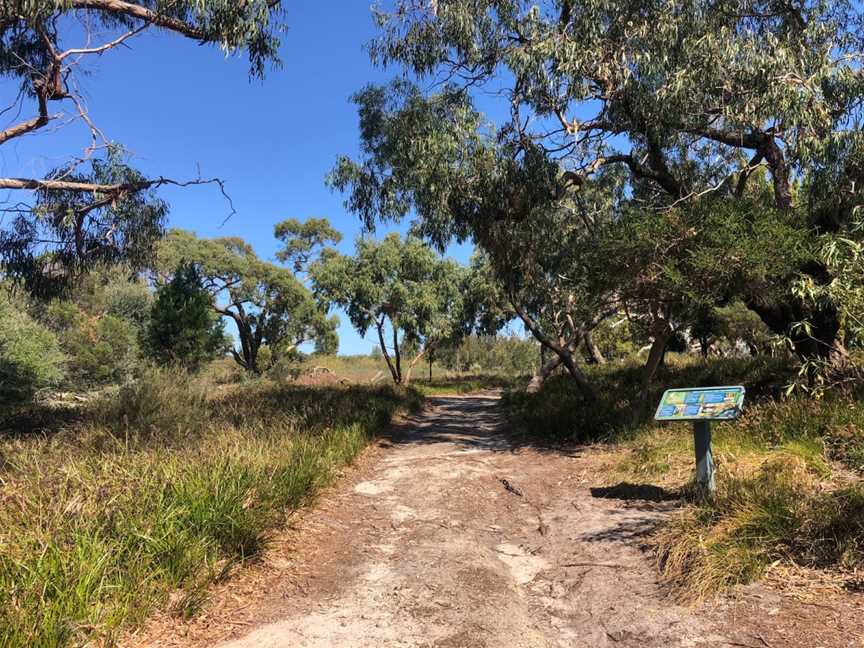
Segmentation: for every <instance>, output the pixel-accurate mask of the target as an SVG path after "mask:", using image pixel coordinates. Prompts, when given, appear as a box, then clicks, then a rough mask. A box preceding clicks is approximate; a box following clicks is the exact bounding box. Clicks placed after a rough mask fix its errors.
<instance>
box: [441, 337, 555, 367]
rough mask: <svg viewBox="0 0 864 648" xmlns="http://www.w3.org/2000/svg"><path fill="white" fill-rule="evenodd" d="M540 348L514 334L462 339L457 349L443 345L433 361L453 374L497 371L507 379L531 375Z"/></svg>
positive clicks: (534, 343) (535, 365) (531, 341)
mask: <svg viewBox="0 0 864 648" xmlns="http://www.w3.org/2000/svg"><path fill="white" fill-rule="evenodd" d="M539 357H540V351H539V346H538V345H537V343H536V342H534V341H533V340H526V339H525V338H522V337H519V336H517V335H509V336H491V335H489V336H487V335H484V336H477V335H470V336H467V337H465V338H463V339H462V340H461V341H460V342H459V344H458V345H456V346H445V347H443V348H442V349H440V350H438V351H437V352H436V353H435V358H436V360H438V361H439V362H441V363H442V364H443V365H444V366H446V367H447V368H448V369H452V370H454V371H474V372H476V371H483V372H498V373H503V374H506V375H509V376H523V375H530V374H531V373H532V372H533V371H534V370H535V369H536V367H537V363H538V359H539Z"/></svg>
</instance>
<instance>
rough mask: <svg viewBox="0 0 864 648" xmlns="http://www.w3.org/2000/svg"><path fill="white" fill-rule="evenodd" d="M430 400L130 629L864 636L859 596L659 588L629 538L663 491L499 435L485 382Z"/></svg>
mask: <svg viewBox="0 0 864 648" xmlns="http://www.w3.org/2000/svg"><path fill="white" fill-rule="evenodd" d="M430 401H431V403H432V406H431V407H430V408H428V409H427V410H426V411H425V412H424V413H423V414H421V415H418V416H417V417H415V418H413V419H409V420H408V421H406V422H405V423H403V424H402V425H401V426H398V427H396V428H394V430H393V431H392V433H391V435H390V436H389V437H388V438H387V439H385V440H384V441H382V442H381V443H380V444H379V446H378V447H377V448H376V449H374V450H372V451H371V452H370V453H367V455H366V456H365V457H364V458H363V459H362V460H361V462H360V465H359V466H358V468H357V469H355V470H352V471H351V472H350V473H349V474H348V475H346V477H345V478H344V479H342V480H341V481H340V484H339V485H338V486H337V487H336V488H334V489H333V490H332V491H331V492H330V493H328V494H327V495H326V496H325V497H324V498H323V499H322V501H321V502H319V504H318V505H316V506H315V507H314V508H311V509H310V510H309V511H307V512H305V513H304V514H303V516H302V517H301V518H300V519H298V520H297V522H296V524H295V525H294V527H293V528H292V529H291V530H289V531H287V532H285V533H284V535H283V536H281V537H279V538H275V539H274V541H273V545H272V546H271V548H270V549H269V551H268V552H267V554H266V556H265V557H264V559H263V561H262V563H261V564H259V565H257V566H255V567H253V568H252V569H249V570H245V571H244V573H243V574H242V575H240V576H239V577H238V578H235V579H232V580H231V581H230V582H227V583H224V584H222V585H221V586H220V587H219V588H218V590H217V591H216V592H215V593H214V599H213V603H212V605H211V607H210V608H209V610H208V611H207V612H205V613H204V614H203V615H201V616H199V617H198V619H196V620H195V621H193V622H190V623H186V622H181V621H177V620H172V621H170V622H167V621H166V620H165V619H162V620H157V621H155V622H154V624H153V625H152V626H151V627H149V628H148V629H146V630H145V632H144V633H143V634H142V635H141V636H140V637H138V638H137V639H136V638H131V639H130V640H129V642H128V643H129V645H157V646H189V645H202V646H203V645H221V646H223V648H252V647H256V648H258V647H260V648H281V647H286V648H287V647H289V646H290V647H292V648H295V647H306V648H319V647H325V646H327V647H329V646H338V647H356V648H385V647H391V646H393V647H395V646H404V647H421V646H423V647H440V648H444V647H450V648H458V647H469V646H470V647H483V646H487V647H489V648H493V647H505V646H506V647H513V648H519V647H528V646H538V647H539V646H544V647H545V646H569V647H579V648H598V647H603V646H620V647H633V648H635V647H654V646H656V647H661V646H750V647H753V648H766V647H767V648H777V647H780V646H788V647H801V648H803V647H805V646H806V647H807V648H815V647H817V646H824V647H832V648H833V647H840V646H844V647H848V646H858V647H861V646H864V613H862V612H864V597H862V596H860V595H845V596H843V597H836V598H825V599H824V600H820V601H819V602H818V603H815V604H814V603H809V604H807V603H802V602H800V601H797V600H793V599H791V598H789V597H787V596H785V595H784V594H782V593H781V592H778V591H776V590H772V589H768V588H765V587H756V586H752V587H748V588H744V589H742V590H741V591H739V592H737V593H736V595H735V596H734V597H724V598H721V599H719V600H717V601H714V602H712V603H711V604H705V605H701V606H698V607H685V606H681V605H678V604H676V603H675V602H674V600H673V599H672V597H671V596H670V595H669V594H668V592H665V591H664V589H663V588H662V586H661V585H660V584H659V583H658V581H657V573H656V570H655V568H654V566H653V565H652V563H651V558H650V556H649V555H647V554H646V552H645V551H644V548H643V543H644V539H645V536H646V534H647V533H649V532H650V531H651V529H652V528H653V527H654V525H656V524H657V522H658V521H660V520H661V519H662V518H663V516H666V515H670V514H672V512H673V511H674V507H675V503H674V502H671V501H667V500H664V499H663V498H662V497H660V496H659V495H661V493H657V492H652V491H651V489H649V488H612V489H609V488H596V487H595V488H592V486H594V485H595V484H597V483H600V482H601V481H602V480H600V479H598V476H597V474H596V470H597V467H598V466H599V465H601V464H600V462H598V461H595V460H594V457H593V456H592V452H591V451H590V450H585V451H581V452H577V453H573V454H567V453H562V452H559V451H552V450H544V449H541V448H533V447H526V446H519V445H517V444H514V443H512V442H511V441H509V440H508V438H507V436H506V434H504V433H503V432H502V429H501V417H500V414H499V412H498V410H497V408H496V399H495V397H494V396H490V395H487V396H476V395H475V396H469V397H446V398H444V397H442V398H434V399H430ZM652 495H657V496H656V497H652ZM646 497H647V498H648V499H644V498H646ZM640 498H642V499H640Z"/></svg>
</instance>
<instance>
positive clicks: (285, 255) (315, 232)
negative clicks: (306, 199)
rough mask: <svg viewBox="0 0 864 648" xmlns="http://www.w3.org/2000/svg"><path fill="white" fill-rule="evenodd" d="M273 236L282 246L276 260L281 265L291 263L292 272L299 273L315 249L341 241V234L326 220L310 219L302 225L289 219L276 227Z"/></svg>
mask: <svg viewBox="0 0 864 648" xmlns="http://www.w3.org/2000/svg"><path fill="white" fill-rule="evenodd" d="M275 235H276V238H277V239H278V240H279V241H281V242H282V243H283V244H284V247H283V248H282V249H281V250H279V251H278V252H277V253H276V258H277V259H279V260H280V261H281V262H282V263H291V264H292V265H293V267H294V272H300V271H301V270H303V269H304V268H305V267H306V266H307V265H308V264H309V262H310V261H311V260H312V258H313V256H314V254H315V252H316V248H323V247H324V246H325V245H326V244H327V243H339V242H340V241H341V240H342V234H340V233H339V232H338V231H336V230H335V229H333V227H332V226H331V225H330V223H329V222H328V221H327V219H326V218H310V219H308V220H306V221H304V222H302V223H301V222H300V221H298V220H297V219H296V218H289V219H287V220H284V221H282V222H281V223H278V224H277V225H276V229H275Z"/></svg>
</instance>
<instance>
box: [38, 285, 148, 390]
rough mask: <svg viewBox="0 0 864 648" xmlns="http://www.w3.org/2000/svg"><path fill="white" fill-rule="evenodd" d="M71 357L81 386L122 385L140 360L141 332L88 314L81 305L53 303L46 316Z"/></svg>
mask: <svg viewBox="0 0 864 648" xmlns="http://www.w3.org/2000/svg"><path fill="white" fill-rule="evenodd" d="M43 318H44V319H45V321H46V323H47V324H48V326H49V327H50V328H51V329H52V330H53V331H54V332H55V333H56V334H57V337H58V339H59V341H60V346H61V348H62V349H63V351H64V352H65V353H66V355H67V356H68V358H69V361H68V368H69V377H70V378H72V379H74V381H75V383H76V386H77V387H79V388H80V387H86V386H88V385H98V384H104V383H108V382H118V381H121V380H123V379H124V378H125V377H127V376H129V375H130V374H131V372H132V371H133V369H134V366H135V364H136V362H137V361H138V359H139V353H138V330H137V329H136V327H135V325H134V324H133V323H132V322H130V321H129V320H126V319H122V318H120V317H117V316H115V315H88V314H87V313H85V312H84V311H83V310H82V309H81V308H80V307H79V306H78V305H77V304H75V303H73V302H65V301H59V300H53V301H52V302H51V303H49V304H48V305H47V306H46V307H45V311H44V314H43Z"/></svg>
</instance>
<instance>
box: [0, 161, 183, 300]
mask: <svg viewBox="0 0 864 648" xmlns="http://www.w3.org/2000/svg"><path fill="white" fill-rule="evenodd" d="M90 166H91V170H90V172H89V173H70V171H69V170H68V169H59V170H57V171H56V172H54V174H52V175H54V176H57V177H62V178H63V179H64V180H66V181H69V182H75V183H81V184H84V185H87V184H93V185H136V184H140V183H142V182H144V181H145V179H144V176H142V175H141V173H140V172H139V171H137V170H136V169H134V168H132V167H131V166H129V165H128V164H127V163H126V162H125V161H124V159H123V156H122V153H121V151H119V149H111V150H110V151H109V154H108V156H107V157H106V158H105V159H94V160H92V161H91V162H90ZM167 214H168V205H167V204H166V203H165V202H164V201H162V200H160V199H159V198H158V197H157V196H156V194H155V192H154V191H152V190H149V189H148V188H147V187H145V186H142V188H141V190H140V191H135V192H132V193H126V194H124V195H122V196H119V197H118V198H117V199H116V200H113V201H111V200H108V201H106V199H105V196H104V195H100V194H98V193H96V192H93V193H92V194H83V195H82V193H81V192H80V191H79V190H75V189H69V190H63V191H57V190H53V189H52V190H44V189H43V190H40V191H39V192H38V193H37V196H36V204H35V207H34V208H33V212H32V213H30V212H24V213H20V214H19V215H18V216H17V217H16V218H15V219H13V220H12V222H11V223H10V224H8V225H7V226H6V227H5V228H4V229H3V230H0V260H2V262H3V264H4V267H5V269H6V272H7V273H8V275H9V276H10V277H12V278H14V279H16V280H18V281H20V282H23V284H24V286H26V287H27V289H28V290H29V291H30V292H32V293H34V294H36V295H38V296H40V297H46V296H52V295H58V294H61V293H64V292H67V291H68V290H69V289H70V287H71V286H72V285H73V284H74V282H75V280H77V279H78V278H80V277H81V275H82V274H84V273H86V272H88V271H90V270H92V269H97V268H102V267H107V266H111V265H117V264H127V265H128V266H129V267H131V268H133V269H135V270H141V269H143V268H144V267H145V266H146V265H147V264H148V263H149V262H150V260H151V259H152V256H153V246H154V245H155V243H156V241H158V240H159V238H160V237H161V236H162V235H163V234H164V231H165V230H164V226H165V219H166V217H167ZM49 216H50V217H49ZM106 232H111V235H110V236H106ZM46 240H48V241H51V242H52V243H51V246H50V247H49V248H48V249H47V250H46V247H45V244H44V242H45V241H46Z"/></svg>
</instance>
